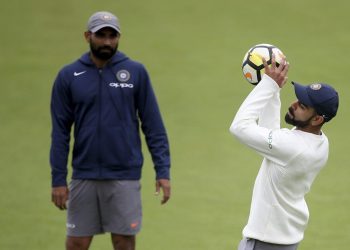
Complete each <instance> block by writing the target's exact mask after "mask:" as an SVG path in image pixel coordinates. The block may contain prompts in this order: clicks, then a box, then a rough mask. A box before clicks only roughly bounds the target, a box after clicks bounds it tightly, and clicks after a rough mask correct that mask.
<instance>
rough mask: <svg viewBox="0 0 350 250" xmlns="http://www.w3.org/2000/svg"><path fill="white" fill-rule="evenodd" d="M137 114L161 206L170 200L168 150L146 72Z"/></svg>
mask: <svg viewBox="0 0 350 250" xmlns="http://www.w3.org/2000/svg"><path fill="white" fill-rule="evenodd" d="M137 99H138V101H137V104H138V107H137V109H138V114H139V117H140V120H141V128H142V131H143V133H144V135H145V138H146V143H147V146H148V149H149V151H150V153H151V156H152V160H153V164H154V168H155V171H156V194H158V193H159V191H160V189H162V191H163V199H162V204H164V203H166V202H167V201H168V200H169V198H170V189H171V188H170V150H169V142H168V137H167V133H166V129H165V126H164V123H163V120H162V117H161V113H160V110H159V106H158V103H157V99H156V96H155V94H154V91H153V88H152V85H151V82H150V79H149V76H148V73H147V71H146V70H145V69H144V71H143V72H142V75H141V81H140V88H139V90H138V97H137Z"/></svg>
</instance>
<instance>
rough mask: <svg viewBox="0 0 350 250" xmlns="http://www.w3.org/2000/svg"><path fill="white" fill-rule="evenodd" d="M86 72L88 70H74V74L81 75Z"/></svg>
mask: <svg viewBox="0 0 350 250" xmlns="http://www.w3.org/2000/svg"><path fill="white" fill-rule="evenodd" d="M85 72H86V70H85V71H82V72H74V76H80V75H82V74H84V73H85Z"/></svg>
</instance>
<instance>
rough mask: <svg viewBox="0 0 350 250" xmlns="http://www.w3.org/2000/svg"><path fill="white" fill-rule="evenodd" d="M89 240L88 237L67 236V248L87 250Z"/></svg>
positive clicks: (68, 249) (70, 249) (69, 249)
mask: <svg viewBox="0 0 350 250" xmlns="http://www.w3.org/2000/svg"><path fill="white" fill-rule="evenodd" d="M90 242H91V238H90V237H67V240H66V249H67V250H87V249H89V246H90Z"/></svg>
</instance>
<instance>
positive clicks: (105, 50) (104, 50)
mask: <svg viewBox="0 0 350 250" xmlns="http://www.w3.org/2000/svg"><path fill="white" fill-rule="evenodd" d="M117 49H118V45H117V46H116V47H115V48H113V47H111V46H101V47H98V46H96V45H95V44H94V43H93V42H92V41H91V40H90V51H91V53H92V54H93V55H94V56H95V57H96V58H98V59H100V60H103V61H108V60H109V59H111V58H112V56H113V55H114V54H115V53H116V52H117Z"/></svg>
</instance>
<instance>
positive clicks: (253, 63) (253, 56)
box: [242, 43, 284, 85]
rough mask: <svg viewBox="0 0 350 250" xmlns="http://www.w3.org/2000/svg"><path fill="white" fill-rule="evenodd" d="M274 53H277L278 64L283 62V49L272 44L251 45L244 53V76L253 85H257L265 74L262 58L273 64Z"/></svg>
mask: <svg viewBox="0 0 350 250" xmlns="http://www.w3.org/2000/svg"><path fill="white" fill-rule="evenodd" d="M272 53H273V54H275V59H276V65H277V66H278V65H279V63H281V61H282V58H283V57H284V55H283V53H282V51H281V50H280V49H279V48H277V47H276V46H274V45H271V44H266V43H263V44H258V45H255V46H253V47H251V48H250V49H249V50H248V52H247V53H246V54H245V55H244V58H243V62H242V71H243V75H244V78H245V79H247V81H248V82H249V83H251V84H253V85H257V84H258V83H259V82H260V81H261V78H262V76H263V74H264V71H265V69H264V64H263V61H262V58H265V60H266V62H267V64H268V65H270V64H271V59H272Z"/></svg>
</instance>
